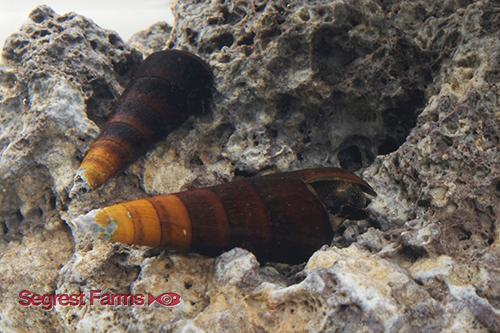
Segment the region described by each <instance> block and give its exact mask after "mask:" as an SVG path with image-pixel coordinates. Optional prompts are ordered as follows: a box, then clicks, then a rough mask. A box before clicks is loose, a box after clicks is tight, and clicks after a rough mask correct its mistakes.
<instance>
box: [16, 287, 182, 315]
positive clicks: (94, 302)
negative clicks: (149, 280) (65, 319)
mask: <svg viewBox="0 0 500 333" xmlns="http://www.w3.org/2000/svg"><path fill="white" fill-rule="evenodd" d="M180 303H181V296H180V295H179V294H176V293H163V294H160V295H158V296H154V295H152V294H140V293H138V294H118V293H110V292H103V291H102V290H91V291H90V292H89V293H88V294H87V295H86V294H85V293H79V294H37V293H35V292H32V291H30V290H22V291H20V292H19V304H20V305H21V306H23V307H25V308H28V307H36V308H41V309H43V310H46V311H50V310H52V309H53V308H54V307H55V306H63V307H66V306H84V305H86V304H89V305H91V306H154V305H156V306H162V307H174V306H177V305H179V304H180Z"/></svg>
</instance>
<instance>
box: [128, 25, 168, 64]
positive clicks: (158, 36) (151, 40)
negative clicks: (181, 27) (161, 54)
mask: <svg viewBox="0 0 500 333" xmlns="http://www.w3.org/2000/svg"><path fill="white" fill-rule="evenodd" d="M170 31H172V27H171V26H170V25H168V23H167V22H158V23H155V24H153V25H152V26H151V27H149V28H148V29H146V30H144V31H139V32H138V33H135V34H133V35H132V37H130V39H129V40H128V41H127V44H128V45H130V46H132V47H133V48H135V49H137V50H139V51H140V52H141V53H142V54H143V55H144V57H147V56H148V55H150V54H151V53H153V52H156V51H158V50H163V49H164V48H165V47H166V46H167V41H168V39H169V37H170Z"/></svg>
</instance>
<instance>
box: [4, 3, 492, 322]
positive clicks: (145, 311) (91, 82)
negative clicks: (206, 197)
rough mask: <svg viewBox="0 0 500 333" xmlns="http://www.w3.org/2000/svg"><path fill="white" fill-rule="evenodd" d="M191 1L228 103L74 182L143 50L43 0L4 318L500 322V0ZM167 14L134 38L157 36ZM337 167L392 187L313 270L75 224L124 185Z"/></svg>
mask: <svg viewBox="0 0 500 333" xmlns="http://www.w3.org/2000/svg"><path fill="white" fill-rule="evenodd" d="M175 13H176V24H175V26H174V27H173V30H172V33H171V36H170V37H169V42H168V46H170V47H176V48H180V49H185V50H189V51H192V52H194V53H196V54H198V55H200V56H201V57H202V58H204V59H205V60H206V61H207V62H209V64H210V65H211V67H212V68H213V70H214V74H215V81H216V84H217V92H216V94H215V98H214V103H213V105H212V111H211V113H209V114H207V115H204V116H202V117H198V118H192V119H190V120H189V121H188V122H187V123H185V124H184V125H183V126H181V127H180V128H179V129H178V130H176V131H175V132H174V133H172V134H171V135H170V136H169V137H168V138H167V139H166V140H165V141H164V142H161V143H159V144H158V145H157V146H156V147H155V148H154V149H152V150H151V151H150V152H149V153H148V154H147V155H146V156H145V157H144V158H142V159H140V160H139V161H137V162H136V163H134V164H133V165H132V166H131V167H129V168H128V170H126V171H125V172H124V173H122V174H120V175H119V176H118V177H115V178H114V179H112V180H111V181H110V182H108V183H107V184H105V185H104V186H103V187H102V188H100V189H99V190H97V191H95V192H91V193H88V194H86V195H84V196H80V197H77V198H74V199H72V200H70V199H69V198H68V196H67V193H68V190H69V188H70V187H71V179H72V177H73V174H74V172H75V170H76V168H77V167H78V164H79V160H80V159H81V158H82V156H83V154H84V153H85V151H86V150H87V148H88V146H89V144H90V142H91V141H92V139H93V138H95V136H96V135H97V134H98V131H99V127H100V126H101V125H102V123H103V121H104V120H105V118H106V116H107V115H108V113H109V110H110V106H111V104H112V102H113V100H114V99H115V98H116V97H117V96H118V95H119V93H120V92H121V91H122V89H123V87H124V85H125V84H126V82H127V80H128V79H129V78H130V76H131V74H132V72H133V70H134V68H135V67H136V66H137V65H138V63H139V61H140V59H141V55H140V53H139V52H138V51H136V50H134V49H133V48H131V47H130V46H128V45H126V44H125V43H123V42H122V41H121V39H120V38H119V37H118V36H117V35H116V33H114V32H111V31H108V30H104V29H102V28H100V27H98V26H96V25H95V24H94V23H93V22H92V21H90V20H89V19H86V18H83V17H82V16H79V15H77V14H74V13H70V14H65V15H58V14H56V13H54V12H53V11H52V10H51V9H50V8H48V7H46V6H41V7H38V8H37V9H35V10H34V11H33V12H32V13H31V14H30V19H31V21H30V22H28V23H27V24H25V25H24V26H23V27H22V28H21V30H20V31H19V32H18V33H16V34H14V35H12V36H11V37H10V38H9V39H8V40H7V42H6V45H5V47H4V50H3V56H4V59H5V66H4V67H1V69H0V128H1V130H0V187H1V189H2V191H0V216H1V217H2V221H1V222H2V226H3V228H0V232H1V233H2V238H1V240H0V251H1V253H2V255H1V256H0V268H1V269H0V290H1V291H2V294H4V293H7V295H8V297H4V298H2V300H1V301H0V312H1V313H2V315H1V317H0V330H2V331H13V330H18V331H42V330H47V329H50V331H56V332H57V331H64V330H70V331H71V330H73V331H79V332H88V331H106V330H108V331H131V332H142V331H160V332H181V331H182V332H186V331H194V332H204V331H206V332H215V331H221V332H236V331H238V332H255V331H262V332H291V331H294V332H319V331H327V332H328V331H340V332H351V331H359V332H422V331H425V332H488V331H490V332H496V331H500V287H499V286H500V283H499V282H500V272H499V269H498V263H499V262H500V232H499V230H500V227H499V225H498V213H497V212H498V211H499V208H500V207H499V206H500V205H499V180H500V172H499V169H500V165H499V163H500V162H499V158H498V156H499V152H498V146H499V145H498V143H499V141H500V140H499V133H500V129H499V122H498V110H499V109H500V108H499V101H498V97H499V95H500V91H499V89H500V88H499V86H498V82H499V75H498V73H499V66H500V61H499V60H500V59H499V54H500V40H499V38H500V37H499V35H498V31H499V30H500V26H499V23H498V22H500V8H499V6H498V3H497V2H495V1H487V0H484V1H442V2H429V1H424V0H417V1H407V0H394V1H386V2H379V1H374V0H356V1H349V2H347V1H341V0H335V1H326V0H325V1H287V2H283V1H239V0H235V1H229V2H228V1H226V2H216V1H212V2H199V1H194V0H193V1H191V0H190V1H187V0H186V1H179V2H177V4H176V7H175ZM166 30H167V29H166V28H165V27H164V26H163V25H159V26H158V25H156V26H154V27H152V28H151V29H150V31H146V32H143V33H141V34H139V35H136V36H135V37H134V38H132V39H131V41H130V43H131V44H132V46H133V47H136V48H137V49H138V50H139V51H141V52H143V53H144V54H148V53H150V52H152V51H153V50H156V49H157V48H158V47H160V45H161V44H163V43H164V38H166V37H165V36H166V33H164V31H166ZM330 165H335V166H342V167H345V168H349V169H351V170H359V171H360V172H361V173H362V175H363V176H364V178H365V179H366V180H367V181H368V182H369V183H370V184H371V185H372V186H373V187H374V188H375V190H376V191H377V192H378V194H379V195H378V196H377V197H376V198H374V199H373V202H372V203H371V205H370V206H369V213H370V217H369V219H367V220H364V221H346V223H345V224H344V225H343V226H342V227H341V228H340V230H339V232H338V234H337V235H336V237H335V239H334V240H333V245H332V246H331V247H325V248H323V249H321V250H319V251H318V252H316V253H315V254H314V255H313V256H312V257H311V259H310V260H309V261H308V263H307V264H306V266H305V267H303V266H302V265H298V266H293V267H290V266H287V265H281V264H275V263H271V264H259V263H258V262H257V261H256V260H255V257H254V256H253V254H251V253H249V252H248V251H245V250H242V249H233V250H231V251H229V252H227V253H225V254H223V255H221V256H220V257H218V258H204V257H201V256H198V255H196V254H177V253H171V252H169V251H165V250H158V249H145V248H141V247H134V246H125V245H118V244H111V243H109V242H106V241H102V240H98V241H92V240H89V239H79V238H78V237H76V238H72V237H71V231H70V230H69V228H67V227H65V225H64V222H67V223H69V222H70V221H71V220H72V219H73V218H75V217H76V216H77V215H80V214H83V213H87V212H88V211H90V210H91V209H94V208H97V207H100V206H103V205H107V204H111V203H114V202H117V201H121V200H127V199H133V198H138V197H141V196H145V195H152V194H156V193H161V192H173V191H178V190H181V189H186V188H188V187H191V186H202V185H212V184H215V183H219V182H224V181H228V180H230V179H232V178H233V177H234V176H246V175H252V174H258V173H259V174H260V173H266V172H271V171H277V170H289V169H294V168H302V167H309V166H330ZM72 242H73V243H74V244H72ZM72 245H73V247H72ZM34 272H36V273H34ZM23 289H31V290H33V291H35V292H38V293H41V294H42V293H54V292H56V293H71V294H78V293H82V292H83V293H85V294H86V295H87V296H88V295H89V294H90V293H91V291H92V290H94V291H95V290H102V291H103V292H108V293H118V294H127V293H133V294H141V295H147V294H152V295H155V296H157V295H160V294H161V293H165V292H176V293H178V294H180V295H181V297H182V300H183V301H182V303H181V304H180V305H179V306H177V307H175V308H164V307H160V306H158V305H155V306H121V307H110V306H98V305H93V306H91V305H90V304H88V302H87V304H85V305H84V306H82V307H68V306H60V305H58V306H56V307H55V309H53V310H52V311H50V312H40V311H42V310H40V309H34V308H23V307H21V306H20V305H19V304H18V303H17V301H18V299H17V298H16V294H17V292H18V291H19V290H23Z"/></svg>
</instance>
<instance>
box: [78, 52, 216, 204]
mask: <svg viewBox="0 0 500 333" xmlns="http://www.w3.org/2000/svg"><path fill="white" fill-rule="evenodd" d="M212 85H213V77H212V73H211V70H210V68H209V67H208V65H207V64H206V63H204V62H203V61H202V60H201V59H200V58H198V57H197V56H195V55H193V54H190V53H188V52H184V51H179V50H165V51H160V52H156V53H153V54H152V55H150V56H149V57H148V58H146V59H145V60H144V62H143V63H142V64H141V65H140V66H139V68H138V69H137V71H136V72H135V75H134V78H133V79H132V81H131V82H130V83H129V85H128V87H127V88H126V89H125V91H124V92H123V94H122V95H121V97H120V98H119V99H118V101H117V102H116V104H115V107H114V110H113V113H112V115H111V117H110V118H109V119H108V121H107V122H106V124H105V126H104V129H103V131H102V132H101V134H100V135H99V137H98V138H97V139H96V140H95V141H94V143H93V144H92V145H91V147H90V149H89V151H88V152H87V154H86V156H85V158H84V160H83V162H82V163H81V165H80V168H79V170H78V171H77V173H76V176H75V184H74V187H73V189H72V191H71V192H72V193H73V194H74V193H79V192H86V191H89V190H92V189H95V188H97V187H99V186H100V185H102V184H103V183H105V182H106V181H107V180H108V179H109V178H111V177H113V176H114V175H116V174H117V173H118V172H120V171H121V170H123V169H124V168H125V167H127V166H128V165H129V164H130V163H131V162H133V161H135V160H136V159H137V158H138V157H140V156H141V155H143V154H144V153H145V152H146V151H147V150H148V149H150V148H151V147H152V145H153V143H155V142H157V141H159V140H161V139H163V138H165V137H166V136H167V135H168V134H169V133H170V132H171V131H172V130H174V129H175V128H176V127H178V126H179V125H181V124H182V123H183V122H184V121H185V120H186V119H187V118H188V117H189V116H191V115H194V114H198V113H201V112H202V111H203V110H204V109H206V108H207V107H208V105H209V103H210V99H211V91H212Z"/></svg>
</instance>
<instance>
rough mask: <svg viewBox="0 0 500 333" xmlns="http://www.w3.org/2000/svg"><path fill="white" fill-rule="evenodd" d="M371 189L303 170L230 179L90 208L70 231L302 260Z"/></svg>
mask: <svg viewBox="0 0 500 333" xmlns="http://www.w3.org/2000/svg"><path fill="white" fill-rule="evenodd" d="M365 193H366V194H369V195H373V196H375V195H376V193H375V191H374V190H373V189H372V188H371V187H370V185H368V184H367V183H366V182H365V181H364V180H362V179H361V178H359V177H358V176H356V175H354V174H353V173H351V172H349V171H347V170H343V169H337V168H317V169H305V170H299V171H292V172H284V173H277V174H273V175H267V176H260V177H252V178H245V179H239V180H235V181H233V182H230V183H226V184H221V185H216V186H212V187H207V188H200V189H192V190H188V191H185V192H179V193H173V194H166V195H159V196H153V197H150V198H145V199H140V200H134V201H129V202H123V203H118V204H115V205H113V206H109V207H105V208H102V209H96V210H93V211H91V212H90V213H88V214H87V215H82V216H80V217H78V218H76V219H75V220H74V221H73V222H72V224H73V227H74V229H75V230H78V231H79V232H82V233H84V234H86V235H90V236H91V237H99V238H104V239H108V240H111V241H114V242H121V243H126V244H136V245H146V246H150V247H164V248H169V249H174V250H180V251H192V252H197V253H200V254H203V255H209V256H215V255H218V254H220V253H222V252H224V251H227V250H229V249H231V248H233V247H241V248H245V249H247V250H249V251H251V252H253V253H254V254H255V255H256V257H257V258H258V259H259V260H260V261H276V262H285V263H290V264H296V263H300V262H303V261H305V260H307V259H308V258H309V257H310V256H311V255H312V253H313V252H314V251H316V250H317V249H318V248H320V247H321V246H322V245H324V244H330V242H331V240H332V238H333V232H334V231H335V229H336V228H337V227H338V225H339V223H342V221H343V220H344V219H345V218H350V219H362V218H364V217H366V212H365V211H364V208H365V207H366V206H367V204H368V198H367V197H366V196H365Z"/></svg>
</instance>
